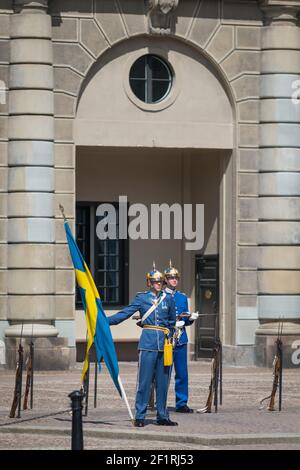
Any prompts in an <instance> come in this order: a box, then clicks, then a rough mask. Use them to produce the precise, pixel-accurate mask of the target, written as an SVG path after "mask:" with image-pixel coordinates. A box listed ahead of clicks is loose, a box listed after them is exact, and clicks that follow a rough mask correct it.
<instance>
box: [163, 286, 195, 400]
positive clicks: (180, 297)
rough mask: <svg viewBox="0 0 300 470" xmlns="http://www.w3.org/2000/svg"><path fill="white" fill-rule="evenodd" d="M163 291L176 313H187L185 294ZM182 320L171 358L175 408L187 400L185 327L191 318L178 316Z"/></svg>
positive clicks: (186, 338) (166, 289) (190, 321)
mask: <svg viewBox="0 0 300 470" xmlns="http://www.w3.org/2000/svg"><path fill="white" fill-rule="evenodd" d="M165 292H166V293H167V294H168V295H169V296H170V297H172V298H173V299H174V300H175V305H176V315H180V314H182V313H187V314H188V313H189V307H188V300H187V296H186V295H185V294H184V293H183V292H180V291H178V290H172V289H169V288H168V287H166V288H165ZM178 320H183V321H184V323H185V326H184V327H183V332H182V334H181V336H180V338H179V341H178V342H177V343H176V346H175V348H174V354H173V360H174V369H175V400H176V409H179V408H182V407H184V406H185V405H186V404H187V402H188V365H187V343H188V337H187V334H186V330H185V327H186V326H189V325H192V324H193V323H194V321H193V320H190V319H189V318H188V317H183V318H178Z"/></svg>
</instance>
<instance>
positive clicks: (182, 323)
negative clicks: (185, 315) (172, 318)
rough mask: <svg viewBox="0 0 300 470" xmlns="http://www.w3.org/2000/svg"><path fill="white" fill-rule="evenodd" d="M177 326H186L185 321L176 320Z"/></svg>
mask: <svg viewBox="0 0 300 470" xmlns="http://www.w3.org/2000/svg"><path fill="white" fill-rule="evenodd" d="M175 326H176V328H182V327H183V326H184V321H183V320H179V321H177V322H176V325H175Z"/></svg>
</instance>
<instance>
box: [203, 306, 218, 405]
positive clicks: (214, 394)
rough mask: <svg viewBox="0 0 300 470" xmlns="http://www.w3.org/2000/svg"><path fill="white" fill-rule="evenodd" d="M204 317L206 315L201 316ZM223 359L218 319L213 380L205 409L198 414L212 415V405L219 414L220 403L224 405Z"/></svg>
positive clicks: (212, 364)
mask: <svg viewBox="0 0 300 470" xmlns="http://www.w3.org/2000/svg"><path fill="white" fill-rule="evenodd" d="M200 316H204V314H202V315H200ZM222 382H223V357H222V343H221V340H220V337H219V331H218V317H217V316H216V323H215V339H214V348H213V358H212V362H211V379H210V384H209V392H208V397H207V400H206V405H205V407H204V408H200V409H198V410H197V413H211V409H212V405H214V408H215V413H217V412H218V403H220V405H222V400H223V384H222Z"/></svg>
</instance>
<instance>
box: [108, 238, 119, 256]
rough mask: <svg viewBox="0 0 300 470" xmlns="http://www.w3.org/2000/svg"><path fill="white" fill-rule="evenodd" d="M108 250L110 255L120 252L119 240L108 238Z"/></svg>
mask: <svg viewBox="0 0 300 470" xmlns="http://www.w3.org/2000/svg"><path fill="white" fill-rule="evenodd" d="M107 245H108V246H107V250H108V254H110V255H117V254H118V245H119V242H118V241H117V240H107Z"/></svg>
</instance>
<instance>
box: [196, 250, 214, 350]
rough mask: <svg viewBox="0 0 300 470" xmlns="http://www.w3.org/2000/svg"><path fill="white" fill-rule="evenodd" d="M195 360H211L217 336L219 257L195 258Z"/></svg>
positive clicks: (205, 256)
mask: <svg viewBox="0 0 300 470" xmlns="http://www.w3.org/2000/svg"><path fill="white" fill-rule="evenodd" d="M195 300H196V310H198V312H199V314H200V316H199V319H198V320H197V322H196V336H195V359H200V358H211V357H212V353H213V347H214V340H215V338H216V336H218V335H219V256H218V255H198V256H196V299H195Z"/></svg>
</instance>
